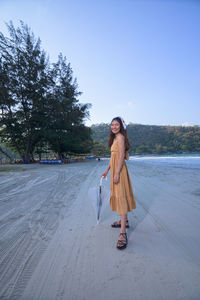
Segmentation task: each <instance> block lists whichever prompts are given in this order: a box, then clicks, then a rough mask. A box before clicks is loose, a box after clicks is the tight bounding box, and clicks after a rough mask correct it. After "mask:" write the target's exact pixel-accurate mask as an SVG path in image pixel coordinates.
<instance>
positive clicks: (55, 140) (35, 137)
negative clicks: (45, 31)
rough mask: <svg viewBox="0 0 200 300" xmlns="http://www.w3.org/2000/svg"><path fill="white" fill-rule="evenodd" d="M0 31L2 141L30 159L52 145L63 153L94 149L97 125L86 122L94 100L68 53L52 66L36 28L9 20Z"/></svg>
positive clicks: (58, 152) (0, 118) (23, 157)
mask: <svg viewBox="0 0 200 300" xmlns="http://www.w3.org/2000/svg"><path fill="white" fill-rule="evenodd" d="M7 27H8V30H9V34H10V37H9V38H8V37H5V36H4V35H3V34H2V33H1V32H0V51H1V52H0V110H1V115H0V128H1V141H2V142H3V143H6V144H7V146H9V147H10V148H12V149H14V150H15V151H17V152H18V153H19V155H20V156H21V158H22V159H23V160H25V161H27V162H30V161H32V160H34V153H35V151H36V152H37V153H41V152H42V151H43V148H46V146H47V145H48V147H50V149H52V150H53V151H55V152H56V153H57V154H58V156H59V157H60V158H62V157H63V156H64V153H66V152H68V151H71V152H72V151H74V152H78V151H81V152H82V151H89V150H90V148H91V130H90V128H88V127H85V126H84V120H85V118H88V117H89V111H88V110H89V108H90V105H89V104H80V103H79V102H78V99H77V97H78V96H79V95H80V94H81V93H80V92H78V91H77V89H78V85H77V82H76V79H74V80H73V71H72V69H71V67H70V64H67V62H66V58H65V57H64V58H63V56H62V54H60V55H59V57H58V61H57V63H54V64H53V65H50V63H49V59H48V57H47V55H46V53H45V52H44V50H42V49H41V41H40V39H36V38H35V37H34V34H33V33H32V32H31V31H30V28H29V27H28V26H27V25H25V24H24V23H23V22H21V26H20V27H18V28H15V27H14V25H13V24H12V22H10V23H9V24H7Z"/></svg>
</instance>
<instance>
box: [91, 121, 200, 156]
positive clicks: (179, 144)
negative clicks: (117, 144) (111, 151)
mask: <svg viewBox="0 0 200 300" xmlns="http://www.w3.org/2000/svg"><path fill="white" fill-rule="evenodd" d="M91 129H92V132H93V134H92V137H93V139H94V140H96V141H98V142H100V143H102V144H103V145H104V146H106V145H107V139H108V135H109V124H104V123H102V124H97V125H92V126H91ZM127 132H128V137H129V141H130V145H131V147H130V153H131V154H135V153H141V154H145V153H158V154H161V153H182V152H200V127H199V126H189V127H182V126H157V125H140V124H132V123H130V124H129V125H128V126H127Z"/></svg>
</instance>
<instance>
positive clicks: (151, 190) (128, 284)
mask: <svg viewBox="0 0 200 300" xmlns="http://www.w3.org/2000/svg"><path fill="white" fill-rule="evenodd" d="M107 164H108V161H107V160H104V161H100V162H98V161H90V162H81V163H74V164H69V165H30V166H29V165H27V166H23V168H26V170H25V171H19V172H18V171H14V172H2V173H1V174H0V184H1V185H0V190H1V192H0V299H23V300H35V299H38V300H39V299H40V300H61V299H64V300H93V299H95V300H105V299H109V300H118V299H126V300H132V299H134V300H137V299H140V300H151V299H152V300H162V299H163V300H165V299H166V300H169V299H170V300H174V299H181V300H184V299H185V300H186V299H188V300H189V299H190V300H195V299H200V235H199V228H200V185H199V183H200V172H199V169H198V168H195V167H194V166H190V165H188V166H184V165H176V164H173V162H172V163H171V164H164V163H163V164H162V163H158V162H149V161H145V160H134V161H128V162H127V166H128V169H129V174H130V176H131V180H132V185H133V190H134V194H135V197H136V204H137V208H136V210H133V212H131V213H129V214H128V218H129V222H130V225H131V227H130V229H129V230H128V246H127V248H126V249H125V250H123V251H119V250H118V249H116V243H117V238H118V234H119V229H114V228H111V226H110V224H111V223H112V222H113V221H115V220H117V219H118V215H117V214H116V213H115V212H111V211H110V208H109V206H108V208H107V209H106V210H105V211H104V213H103V214H102V218H101V222H100V224H99V225H96V218H95V212H94V209H93V207H92V204H91V200H90V199H89V197H88V189H89V188H90V187H91V186H95V185H98V183H99V176H100V175H101V174H102V173H103V171H105V169H106V167H107Z"/></svg>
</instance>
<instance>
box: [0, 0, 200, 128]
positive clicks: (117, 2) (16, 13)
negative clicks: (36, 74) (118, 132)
mask: <svg viewBox="0 0 200 300" xmlns="http://www.w3.org/2000/svg"><path fill="white" fill-rule="evenodd" d="M9 20H12V21H13V22H14V25H15V26H16V25H19V20H23V21H24V22H25V23H27V24H28V25H29V26H30V27H31V29H32V31H33V32H34V34H35V35H36V36H39V37H40V38H41V40H42V47H43V48H44V49H45V50H46V51H47V53H48V54H49V55H50V60H51V62H55V61H56V60H57V55H58V54H59V52H62V53H63V55H65V56H66V57H67V60H68V62H70V63H71V66H72V69H73V71H74V76H75V77H76V78H77V81H78V84H79V90H80V91H82V92H83V95H82V96H81V97H80V98H79V99H80V102H82V103H84V102H89V103H92V109H91V110H90V114H91V120H90V121H87V125H91V124H94V123H101V122H110V121H111V119H112V118H113V117H114V116H118V115H121V116H123V118H124V119H125V121H126V123H129V122H133V123H140V124H154V125H182V124H185V123H186V124H190V125H194V124H198V125H200V0H146V1H145V0H140V1H139V0H57V1H55V0H34V1H32V0H29V1H27V0H0V31H2V32H3V33H5V34H7V30H6V26H5V22H8V21H9Z"/></svg>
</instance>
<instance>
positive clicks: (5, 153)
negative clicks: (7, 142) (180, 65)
mask: <svg viewBox="0 0 200 300" xmlns="http://www.w3.org/2000/svg"><path fill="white" fill-rule="evenodd" d="M0 152H1V153H3V154H4V155H5V156H6V157H8V158H9V160H10V162H12V161H13V158H12V157H11V156H10V155H9V154H8V153H7V152H6V151H4V150H3V149H2V147H1V146H0Z"/></svg>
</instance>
